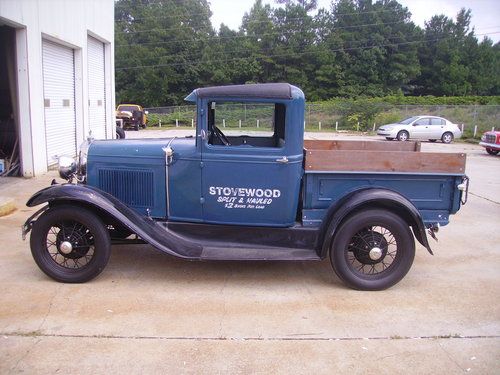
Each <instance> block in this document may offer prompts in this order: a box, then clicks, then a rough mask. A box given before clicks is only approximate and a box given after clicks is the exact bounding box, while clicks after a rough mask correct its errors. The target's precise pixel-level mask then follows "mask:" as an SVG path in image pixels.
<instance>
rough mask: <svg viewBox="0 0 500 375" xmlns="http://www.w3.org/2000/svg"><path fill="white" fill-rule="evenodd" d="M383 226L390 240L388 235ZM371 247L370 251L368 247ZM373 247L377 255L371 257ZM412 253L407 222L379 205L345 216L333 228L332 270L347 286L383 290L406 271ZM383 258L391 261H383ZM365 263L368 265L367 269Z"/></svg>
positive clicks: (411, 240)
mask: <svg viewBox="0 0 500 375" xmlns="http://www.w3.org/2000/svg"><path fill="white" fill-rule="evenodd" d="M369 228H371V229H369ZM377 228H381V229H377ZM384 229H385V230H386V231H388V232H389V234H390V235H392V238H393V240H390V237H389V240H390V241H389V240H388V239H387V233H386V232H385V231H384V232H382V230H384ZM379 231H380V232H379ZM392 241H394V243H393V242H392ZM377 243H378V244H377ZM394 246H395V249H396V251H395V252H394ZM370 247H371V249H370V250H371V251H370V250H367V249H369V248H370ZM376 249H378V250H376ZM372 251H374V255H377V251H378V256H379V258H378V259H374V258H372ZM414 257H415V240H414V239H413V234H412V232H411V230H410V228H409V227H408V224H407V223H406V222H405V221H404V220H403V219H402V218H401V217H399V216H397V215H396V214H394V213H392V212H390V211H387V210H380V209H369V210H365V211H360V212H358V213H355V214H353V215H351V216H350V217H348V218H347V219H346V220H345V221H344V222H343V223H342V224H341V226H340V227H339V228H338V230H337V231H336V234H335V237H334V239H333V242H332V245H331V248H330V261H331V264H332V267H333V270H334V271H335V273H336V274H337V276H338V277H339V278H340V279H341V280H342V281H344V282H345V283H346V284H347V285H348V286H349V287H351V288H353V289H358V290H383V289H387V288H389V287H391V286H393V285H395V284H396V283H398V282H399V281H400V280H401V279H402V278H403V277H404V276H405V275H406V274H407V273H408V271H409V270H410V268H411V265H412V264H413V259H414ZM385 261H387V263H389V261H390V263H389V264H388V265H386V263H385ZM359 265H362V266H361V267H360V266H359ZM365 267H371V268H369V269H368V273H365ZM377 268H378V270H377ZM371 269H373V270H374V272H373V273H370V270H371ZM375 272H376V273H375Z"/></svg>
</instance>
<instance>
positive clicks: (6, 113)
mask: <svg viewBox="0 0 500 375" xmlns="http://www.w3.org/2000/svg"><path fill="white" fill-rule="evenodd" d="M15 35H16V33H15V29H14V28H12V27H9V26H5V25H2V26H0V175H1V176H18V175H19V174H20V171H21V161H20V157H19V155H20V152H19V147H20V144H19V136H18V131H17V128H18V127H17V125H16V124H17V123H18V121H17V113H18V112H17V82H16V53H15V52H16V50H15V46H16V44H15V43H16V39H15Z"/></svg>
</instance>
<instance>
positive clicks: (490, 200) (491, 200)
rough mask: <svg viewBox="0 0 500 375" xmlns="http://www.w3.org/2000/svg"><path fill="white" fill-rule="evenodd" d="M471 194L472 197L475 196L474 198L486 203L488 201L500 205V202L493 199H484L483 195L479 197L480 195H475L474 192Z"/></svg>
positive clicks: (470, 192)
mask: <svg viewBox="0 0 500 375" xmlns="http://www.w3.org/2000/svg"><path fill="white" fill-rule="evenodd" d="M469 194H470V195H473V196H475V197H478V198H481V199H484V200H485V201H488V202H491V203H495V204H500V202H497V201H494V200H493V199H490V198H486V197H483V196H481V195H479V194H475V193H473V192H472V191H469Z"/></svg>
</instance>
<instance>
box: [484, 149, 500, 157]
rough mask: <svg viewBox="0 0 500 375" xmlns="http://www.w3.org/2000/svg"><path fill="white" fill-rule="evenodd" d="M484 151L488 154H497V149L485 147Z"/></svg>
mask: <svg viewBox="0 0 500 375" xmlns="http://www.w3.org/2000/svg"><path fill="white" fill-rule="evenodd" d="M486 152H487V153H488V154H490V155H497V154H498V152H499V151H498V150H493V149H492V148H487V149H486Z"/></svg>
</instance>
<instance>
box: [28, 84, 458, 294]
mask: <svg viewBox="0 0 500 375" xmlns="http://www.w3.org/2000/svg"><path fill="white" fill-rule="evenodd" d="M186 100H188V101H190V102H194V103H196V105H197V119H196V123H197V129H196V136H194V137H193V136H190V137H184V138H166V139H142V140H112V141H111V140H109V141H88V142H85V143H84V144H83V145H82V146H81V150H80V153H79V158H78V161H74V160H72V159H68V158H61V159H60V174H61V176H62V177H64V178H66V179H67V180H69V183H64V184H57V183H55V181H54V182H53V185H52V186H50V187H47V188H45V189H43V190H41V191H39V192H38V193H36V194H34V195H33V196H32V197H31V198H30V199H29V201H28V202H27V205H28V206H29V207H33V206H36V205H41V204H45V206H44V207H43V208H42V209H41V210H39V211H38V212H36V213H35V214H34V215H33V216H31V217H30V218H29V219H28V220H27V221H26V223H25V224H24V227H23V236H26V234H27V233H28V232H29V231H30V230H31V229H32V233H31V239H30V244H31V251H32V254H33V257H34V259H35V261H36V263H37V264H38V266H39V267H40V268H41V269H42V271H43V272H45V273H46V274H47V275H49V276H50V277H52V278H54V279H55V280H58V281H61V282H85V281H88V280H90V279H92V278H94V277H95V276H97V275H98V274H99V273H100V272H101V271H102V270H103V268H104V267H105V265H106V264H107V262H108V258H109V256H110V246H111V244H113V243H138V242H140V243H149V244H150V245H151V246H153V247H154V248H156V249H158V250H160V251H162V252H165V253H167V254H170V255H174V256H177V257H181V258H185V259H190V260H252V261H255V260H283V261H285V260H286V261H292V260H293V261H313V260H315V261H319V260H322V259H325V258H327V257H329V258H330V261H331V264H332V266H333V269H334V271H335V273H336V274H337V275H338V276H339V277H340V279H342V280H343V281H344V282H345V283H346V284H347V285H349V286H350V287H352V288H356V289H362V290H380V289H384V288H388V287H390V286H392V285H394V284H396V283H397V282H398V281H400V280H401V279H402V278H403V277H404V276H405V274H406V273H407V272H408V271H409V269H410V267H411V265H412V263H413V259H414V255H415V241H414V236H415V237H416V239H417V240H418V242H419V243H420V244H422V245H423V247H425V248H426V249H427V250H428V251H429V252H430V253H432V252H431V248H430V246H429V243H428V241H427V232H428V233H429V234H430V235H432V236H433V237H435V235H434V233H435V232H436V231H437V229H438V228H439V226H443V225H446V224H448V222H449V217H450V215H451V214H454V213H456V212H457V211H458V210H459V208H460V205H461V203H465V201H466V196H467V186H468V183H467V181H468V179H467V177H466V176H465V155H464V154H444V153H423V152H420V144H419V143H418V142H398V143H387V142H375V141H373V142H371V141H305V142H304V105H305V102H304V94H303V93H302V91H301V90H300V89H299V88H297V87H295V86H292V85H289V84H284V83H279V84H278V83H276V84H253V85H235V86H222V87H208V88H201V89H197V90H194V91H193V92H192V93H191V94H190V95H189V96H188V97H187V98H186ZM242 103H243V104H244V105H257V104H259V105H261V106H262V107H265V108H267V109H268V112H267V113H268V114H270V115H269V122H270V124H269V127H268V128H269V129H268V130H267V131H264V132H263V126H261V127H260V128H259V131H257V132H249V131H247V132H243V133H240V134H230V133H234V132H233V131H231V132H229V131H228V129H225V128H223V127H222V126H221V122H222V120H223V119H222V118H221V115H220V113H218V110H221V109H222V108H225V107H224V106H227V105H230V104H234V105H236V104H237V105H241V104H242ZM259 108H261V107H259ZM221 128H223V129H225V130H226V133H227V134H225V133H224V132H223V131H222V130H221ZM237 130H240V129H237ZM75 182H76V183H75Z"/></svg>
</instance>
